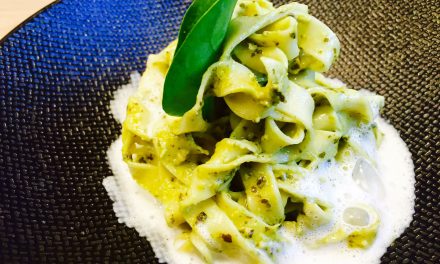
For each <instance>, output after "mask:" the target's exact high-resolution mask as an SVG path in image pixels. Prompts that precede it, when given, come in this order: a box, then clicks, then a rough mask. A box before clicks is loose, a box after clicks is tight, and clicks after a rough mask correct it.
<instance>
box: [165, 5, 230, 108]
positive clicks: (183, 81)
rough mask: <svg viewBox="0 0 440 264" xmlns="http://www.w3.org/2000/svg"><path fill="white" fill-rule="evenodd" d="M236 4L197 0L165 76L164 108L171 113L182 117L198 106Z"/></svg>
mask: <svg viewBox="0 0 440 264" xmlns="http://www.w3.org/2000/svg"><path fill="white" fill-rule="evenodd" d="M207 3H209V4H210V5H209V6H208V4H207ZM236 3H237V0H195V1H194V2H193V3H192V4H191V6H190V8H189V9H188V11H187V13H186V14H185V18H184V21H183V22H182V27H181V30H180V33H179V43H178V44H177V49H176V53H175V55H174V58H173V61H172V63H171V66H170V69H169V70H168V73H167V76H166V79H165V86H164V92H163V99H162V107H163V109H164V110H165V112H167V113H168V114H170V115H176V116H181V115H183V114H184V113H185V112H187V111H188V110H190V109H191V108H192V107H193V106H194V104H195V102H196V97H197V92H198V90H199V87H200V83H201V81H202V77H203V74H204V73H205V71H206V70H207V69H208V67H209V66H210V65H211V64H213V63H214V62H215V61H216V60H218V58H219V55H220V52H221V48H222V44H223V40H224V38H225V36H226V32H227V30H228V25H229V21H230V20H231V17H232V13H233V11H234V7H235V5H236Z"/></svg>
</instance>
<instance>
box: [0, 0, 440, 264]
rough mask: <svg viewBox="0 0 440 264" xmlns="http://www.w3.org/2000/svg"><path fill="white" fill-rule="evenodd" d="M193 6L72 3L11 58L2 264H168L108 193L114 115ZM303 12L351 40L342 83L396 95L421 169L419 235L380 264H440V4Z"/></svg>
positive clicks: (20, 41) (38, 23)
mask: <svg viewBox="0 0 440 264" xmlns="http://www.w3.org/2000/svg"><path fill="white" fill-rule="evenodd" d="M279 2H286V1H279ZM188 3H189V1H188V0H187V1H171V0H170V1H165V0H160V1H148V0H132V1H128V0H127V1H113V0H101V1H97V0H96V1H76V2H75V1H67V0H66V1H62V2H61V3H59V4H56V5H55V6H53V7H51V8H49V9H48V10H47V11H45V12H43V13H42V14H40V15H39V16H37V17H36V18H35V19H34V20H32V21H31V22H30V23H28V24H26V25H25V26H24V27H23V28H21V29H20V30H18V31H17V32H16V33H14V34H12V35H11V36H10V37H9V38H8V39H7V40H6V41H5V42H4V43H3V44H0V263H61V262H66V263H102V262H109V263H110V262H111V263H116V262H121V263H139V262H142V263H157V260H156V259H155V258H154V254H153V253H152V251H151V247H150V246H149V244H148V242H147V241H146V240H145V239H143V238H140V237H139V236H138V235H137V233H136V231H134V229H130V228H127V227H125V226H124V225H123V224H119V223H118V222H117V219H116V218H115V215H114V212H113V210H112V202H111V200H110V199H109V197H108V196H107V193H106V191H105V189H104V188H103V186H102V180H103V179H104V178H105V177H106V176H109V175H111V171H110V169H109V166H108V164H107V162H106V150H107V148H108V146H109V145H110V144H111V142H112V141H113V140H115V139H116V138H117V136H118V133H119V130H120V126H119V125H118V124H117V123H116V122H115V121H114V120H113V117H112V116H111V114H110V113H109V102H110V100H111V99H112V98H113V92H114V91H115V90H116V89H117V88H118V87H119V86H120V85H122V84H125V83H127V82H128V80H129V74H130V72H132V71H142V70H143V69H144V68H145V63H146V59H147V55H148V54H150V53H154V52H157V51H159V50H160V49H161V48H163V47H164V46H165V45H166V43H168V42H169V41H171V40H172V39H173V38H175V37H176V36H177V30H178V25H179V21H180V19H181V17H182V15H183V13H184V10H185V7H186V6H187V5H188ZM304 3H306V4H309V7H310V9H311V13H312V14H314V15H315V16H317V17H318V18H319V19H321V20H323V21H324V22H326V23H327V24H328V25H329V26H330V27H331V28H332V29H333V30H334V31H335V32H336V33H337V34H338V36H339V37H340V40H341V43H342V54H341V58H340V60H339V62H338V63H337V64H336V66H335V67H334V69H333V70H332V75H333V76H337V77H339V78H341V79H342V80H344V81H346V82H347V83H348V84H350V85H351V86H353V87H358V88H361V87H362V88H368V89H370V90H374V91H376V92H378V93H379V94H381V95H384V96H385V97H386V107H385V111H384V116H385V117H386V118H388V119H389V120H390V121H391V123H392V124H393V125H394V126H395V127H396V128H397V129H398V130H399V131H400V132H401V135H402V138H403V139H404V140H405V142H406V143H407V144H408V146H409V147H410V150H411V153H412V155H413V160H414V164H415V168H416V180H417V184H416V195H417V200H416V208H415V209H416V213H415V215H414V221H413V222H412V224H411V226H410V228H408V229H407V231H406V232H405V233H404V234H403V235H402V236H401V237H400V238H399V239H397V240H396V242H395V243H394V244H393V245H392V246H391V247H390V248H389V249H388V251H387V253H386V254H385V255H384V256H383V258H382V261H383V262H384V263H439V261H440V246H439V244H440V243H439V239H440V231H439V219H440V218H439V208H438V207H439V195H440V184H439V182H440V179H439V177H438V174H439V170H440V168H439V163H440V158H439V156H440V143H439V138H440V136H439V129H438V127H439V124H438V123H439V108H440V107H439V102H440V97H439V79H440V74H439V69H440V62H439V58H440V54H439V51H440V48H439V46H440V41H439V38H440V30H439V27H440V22H439V19H440V18H439V14H440V3H439V1H437V0H430V1H423V0H416V1H386V0H376V1H361V0H354V1H349V0H344V1H334V0H325V1H318V0H307V1H304Z"/></svg>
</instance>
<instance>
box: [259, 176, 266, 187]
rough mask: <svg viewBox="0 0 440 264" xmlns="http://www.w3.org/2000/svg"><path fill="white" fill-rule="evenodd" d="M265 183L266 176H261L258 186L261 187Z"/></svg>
mask: <svg viewBox="0 0 440 264" xmlns="http://www.w3.org/2000/svg"><path fill="white" fill-rule="evenodd" d="M265 183H266V178H265V177H264V176H260V177H259V178H258V180H257V186H258V187H260V188H261V187H263V186H264V184H265Z"/></svg>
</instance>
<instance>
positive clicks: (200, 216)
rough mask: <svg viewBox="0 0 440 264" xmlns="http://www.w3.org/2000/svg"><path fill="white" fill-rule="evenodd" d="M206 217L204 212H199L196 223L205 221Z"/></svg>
mask: <svg viewBox="0 0 440 264" xmlns="http://www.w3.org/2000/svg"><path fill="white" fill-rule="evenodd" d="M207 218H208V216H207V215H206V213H205V212H200V214H199V215H198V216H197V223H203V222H205V221H206V219H207Z"/></svg>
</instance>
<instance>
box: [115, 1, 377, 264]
mask: <svg viewBox="0 0 440 264" xmlns="http://www.w3.org/2000/svg"><path fill="white" fill-rule="evenodd" d="M307 12H308V10H307V7H306V6H304V5H301V4H297V3H293V4H288V5H284V6H281V7H279V8H274V7H273V6H272V4H271V3H270V2H268V1H264V0H259V1H239V3H238V5H237V7H236V10H235V12H234V18H233V20H232V21H231V25H230V30H229V33H228V36H227V39H226V41H225V44H224V53H223V54H222V56H221V59H220V60H219V61H218V62H216V63H214V64H213V65H212V66H211V67H210V68H209V69H208V70H207V71H206V73H205V74H204V76H203V80H202V84H201V86H200V89H199V93H198V95H197V100H196V104H195V106H194V107H193V108H192V109H191V110H190V111H188V112H187V113H185V115H184V116H182V117H173V116H169V115H167V114H165V112H164V111H163V110H162V108H161V99H162V90H161V89H163V82H164V79H165V76H166V73H167V69H168V67H169V65H170V63H171V60H172V55H173V53H174V50H175V47H176V43H175V42H174V43H172V44H171V45H170V46H168V47H167V48H166V49H165V50H164V51H162V52H161V53H160V54H158V55H151V56H150V58H149V61H148V65H147V70H146V72H145V74H144V78H143V81H142V82H143V83H142V84H141V86H140V88H139V90H138V92H137V94H136V95H135V96H134V97H132V98H131V100H130V102H129V105H128V107H127V118H126V120H125V122H124V125H123V144H124V147H123V150H122V151H123V157H124V159H125V161H126V162H127V164H128V165H129V167H130V170H131V173H132V175H133V178H134V179H135V180H136V181H137V182H138V183H139V184H140V185H141V186H142V187H143V188H145V189H147V190H148V191H149V192H150V193H151V194H153V195H154V196H155V197H156V198H157V199H158V200H159V201H160V202H161V203H162V204H163V206H164V207H165V212H166V216H165V217H166V219H167V223H168V224H169V225H171V226H175V227H178V226H180V225H182V224H183V223H186V224H187V225H189V226H190V228H191V231H190V235H188V241H190V242H191V243H192V245H193V246H194V248H196V249H197V250H198V252H199V253H200V254H202V255H203V256H204V258H205V260H207V261H208V262H209V261H212V260H213V259H212V254H211V253H212V252H223V253H224V254H228V255H234V254H235V253H234V252H237V251H240V252H243V253H245V254H244V255H246V258H249V259H252V260H254V261H256V262H257V263H272V262H273V258H272V257H273V254H274V252H275V251H276V250H278V248H279V243H280V242H282V241H283V237H282V236H281V235H280V233H279V232H278V229H279V228H280V227H281V226H286V225H294V226H295V228H294V229H292V230H294V232H296V233H297V235H303V234H304V232H305V231H306V230H307V229H310V230H313V229H315V228H318V227H319V226H321V225H324V224H326V223H327V222H328V221H329V219H330V218H331V217H332V216H331V214H330V213H329V210H328V208H329V207H331V206H332V205H331V204H326V203H325V201H320V200H318V199H315V198H314V197H307V196H304V195H302V194H300V193H298V192H297V191H296V189H295V182H296V179H298V178H300V177H303V175H304V174H305V173H304V171H307V170H312V169H314V168H315V167H316V166H318V165H319V164H320V163H321V162H323V161H326V160H329V159H333V158H335V157H337V155H338V153H340V152H341V151H344V147H347V146H348V147H350V146H351V145H353V146H352V149H354V150H356V144H355V143H352V144H351V141H350V138H349V134H348V131H349V130H350V129H351V128H353V127H359V126H367V127H370V128H369V129H370V130H371V133H373V134H374V135H377V134H378V133H377V132H376V131H374V129H375V127H374V119H375V117H376V116H377V115H378V111H379V110H380V108H381V107H382V106H383V98H382V97H380V96H376V95H371V94H365V93H362V94H361V93H360V92H358V91H355V90H352V89H348V88H347V87H345V85H344V84H342V83H340V82H337V81H334V80H332V79H328V78H326V77H324V76H323V75H322V74H320V73H318V72H325V71H326V70H328V69H329V68H330V66H331V64H332V63H333V62H334V60H335V59H336V58H337V56H338V54H339V41H338V39H337V37H336V35H335V34H334V33H333V32H332V31H331V30H330V29H329V28H328V27H327V26H326V25H324V24H323V23H322V22H320V21H319V20H317V19H316V18H314V17H312V16H311V15H309V14H308V13H307ZM208 97H215V98H217V101H218V102H220V103H223V108H222V109H220V110H221V111H219V112H220V114H218V115H217V116H216V117H215V118H214V120H209V121H207V120H206V119H205V118H204V117H203V105H204V100H206V98H208ZM217 110H219V109H217ZM364 154H365V153H364ZM288 214H293V215H296V218H295V219H290V218H289V219H287V218H286V215H288ZM364 229H365V230H367V231H368V234H367V236H368V237H369V238H371V237H374V236H373V235H371V234H373V233H375V230H376V229H377V224H375V225H374V226H373V227H365V228H364ZM362 232H363V231H362V230H357V231H355V232H353V233H350V234H348V233H341V232H337V234H338V235H339V239H340V240H344V239H348V242H349V243H350V245H353V246H354V247H356V245H362V246H358V247H367V246H368V243H371V239H370V240H368V239H365V237H363V236H362V234H363V233H362ZM364 233H365V232H364ZM329 235H331V234H329ZM358 238H359V239H362V241H361V242H359V241H358V240H357V239H358ZM330 240H331V239H330ZM330 240H329V239H327V240H326V239H322V240H321V241H320V243H321V244H325V243H330V242H329V241H330ZM365 241H367V242H365ZM368 241H369V242H368ZM359 243H360V244H359ZM365 243H367V244H365Z"/></svg>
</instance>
